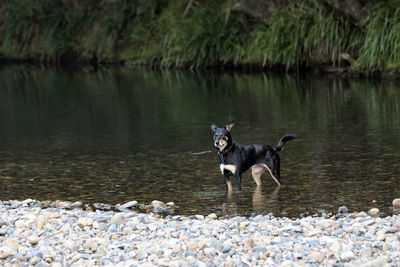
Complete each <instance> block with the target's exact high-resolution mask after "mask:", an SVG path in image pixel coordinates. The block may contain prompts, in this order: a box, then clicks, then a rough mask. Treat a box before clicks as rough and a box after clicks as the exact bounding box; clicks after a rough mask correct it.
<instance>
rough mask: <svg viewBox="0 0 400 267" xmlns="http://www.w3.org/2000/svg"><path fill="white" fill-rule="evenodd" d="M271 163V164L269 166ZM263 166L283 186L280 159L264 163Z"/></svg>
mask: <svg viewBox="0 0 400 267" xmlns="http://www.w3.org/2000/svg"><path fill="white" fill-rule="evenodd" d="M268 165H269V166H268ZM263 166H264V167H265V168H266V169H267V170H268V171H269V174H271V177H272V178H273V179H274V180H275V182H276V183H277V184H278V185H279V186H281V185H282V184H281V179H280V172H279V160H278V161H272V162H268V163H267V164H263Z"/></svg>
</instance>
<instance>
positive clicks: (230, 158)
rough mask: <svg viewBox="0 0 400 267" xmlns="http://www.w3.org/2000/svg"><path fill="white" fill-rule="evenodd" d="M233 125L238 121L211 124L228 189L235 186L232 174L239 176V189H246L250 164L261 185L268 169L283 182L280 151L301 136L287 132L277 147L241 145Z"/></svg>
mask: <svg viewBox="0 0 400 267" xmlns="http://www.w3.org/2000/svg"><path fill="white" fill-rule="evenodd" d="M233 125H234V121H231V122H229V123H228V124H226V125H225V127H222V128H219V127H218V126H217V125H216V124H215V123H212V124H211V131H212V134H213V139H214V147H215V148H216V149H217V151H218V158H219V163H220V169H221V173H222V174H223V176H224V181H225V185H226V186H227V188H228V190H232V184H231V180H230V176H234V177H235V179H236V184H237V187H238V189H239V190H242V174H243V173H244V172H245V171H247V170H248V169H250V168H251V174H252V176H253V179H254V181H255V182H256V184H257V186H260V185H261V178H260V177H261V174H262V173H263V172H264V171H265V170H268V171H269V173H270V174H271V176H272V178H273V179H274V180H275V182H276V183H277V184H278V185H279V186H281V179H280V158H279V155H278V152H280V151H282V149H283V146H284V145H285V144H286V142H288V141H290V140H292V139H295V138H296V137H297V136H296V135H294V134H288V135H285V136H283V137H282V138H281V140H279V143H278V145H277V146H276V147H272V146H269V145H258V144H253V145H241V144H237V143H235V142H233V140H232V136H231V131H232V128H233Z"/></svg>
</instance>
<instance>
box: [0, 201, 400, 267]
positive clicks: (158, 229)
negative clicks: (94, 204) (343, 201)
mask: <svg viewBox="0 0 400 267" xmlns="http://www.w3.org/2000/svg"><path fill="white" fill-rule="evenodd" d="M138 205H139V204H138V203H137V202H136V201H131V202H128V203H125V204H124V205H117V206H116V207H115V208H114V209H110V210H101V209H96V210H93V209H90V208H85V207H84V206H82V204H81V203H79V202H78V203H70V202H62V201H59V202H57V203H55V204H54V203H53V204H51V203H49V202H46V203H44V202H40V201H36V200H32V199H27V200H24V201H0V244H1V245H0V266H40V267H42V266H364V267H365V266H399V265H400V231H399V230H400V216H399V215H392V216H387V217H379V213H377V214H368V213H367V212H353V213H349V212H347V210H341V211H340V213H338V214H334V215H324V216H308V217H303V218H294V219H290V218H285V217H282V218H278V217H274V216H273V215H272V214H268V215H257V216H255V217H231V218H218V217H217V216H216V215H215V214H209V215H205V216H204V215H193V216H180V215H167V216H165V214H164V215H160V214H159V213H158V212H159V211H165V210H164V209H169V208H173V203H167V204H164V203H162V202H159V201H158V202H152V203H151V204H149V205H147V206H146V208H147V209H148V212H142V211H141V210H137V209H135V208H136V207H137V206H138Z"/></svg>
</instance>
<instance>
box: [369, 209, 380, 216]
mask: <svg viewBox="0 0 400 267" xmlns="http://www.w3.org/2000/svg"><path fill="white" fill-rule="evenodd" d="M378 213H379V209H377V208H372V209H370V210H369V211H368V214H369V215H377V214H378Z"/></svg>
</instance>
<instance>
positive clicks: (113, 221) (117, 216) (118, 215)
mask: <svg viewBox="0 0 400 267" xmlns="http://www.w3.org/2000/svg"><path fill="white" fill-rule="evenodd" d="M124 218H125V216H124V213H122V212H121V213H116V214H115V215H114V216H113V217H112V218H111V220H110V222H109V224H110V225H111V224H115V225H120V224H121V223H122V221H123V220H124Z"/></svg>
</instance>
